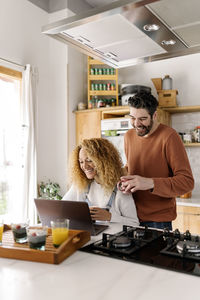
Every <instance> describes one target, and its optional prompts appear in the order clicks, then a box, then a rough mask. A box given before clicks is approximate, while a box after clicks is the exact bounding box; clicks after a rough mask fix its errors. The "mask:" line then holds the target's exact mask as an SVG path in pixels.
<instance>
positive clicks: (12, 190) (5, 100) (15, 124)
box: [0, 66, 23, 215]
mask: <svg viewBox="0 0 200 300" xmlns="http://www.w3.org/2000/svg"><path fill="white" fill-rule="evenodd" d="M21 86H22V73H21V72H19V71H15V70H11V69H8V68H5V67H2V66H0V214H1V215H2V214H3V215H7V214H8V213H9V214H10V213H12V211H13V210H14V206H13V201H18V199H20V197H21V195H22V169H23V131H22V129H23V128H22V126H21V109H20V104H21V94H22V93H21Z"/></svg>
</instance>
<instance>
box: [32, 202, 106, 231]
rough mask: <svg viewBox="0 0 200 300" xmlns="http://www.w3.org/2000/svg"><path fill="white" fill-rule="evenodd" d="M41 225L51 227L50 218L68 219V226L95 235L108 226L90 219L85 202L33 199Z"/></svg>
mask: <svg viewBox="0 0 200 300" xmlns="http://www.w3.org/2000/svg"><path fill="white" fill-rule="evenodd" d="M34 201H35V205H36V209H37V212H38V215H39V218H40V221H41V223H42V225H46V226H48V227H51V225H50V222H51V220H56V219H63V218H65V219H69V220H70V222H69V228H70V229H78V230H87V231H89V232H90V234H91V235H97V234H99V233H101V232H102V231H104V230H105V229H107V228H108V226H107V225H100V224H96V223H95V222H94V221H92V218H91V215H90V210H89V206H88V203H87V202H83V201H68V200H67V201H66V200H48V199H34Z"/></svg>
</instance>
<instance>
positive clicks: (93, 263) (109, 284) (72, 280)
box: [0, 224, 200, 300]
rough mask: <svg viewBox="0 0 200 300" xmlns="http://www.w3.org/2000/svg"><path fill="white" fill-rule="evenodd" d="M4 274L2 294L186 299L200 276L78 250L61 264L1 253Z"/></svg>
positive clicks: (15, 298)
mask: <svg viewBox="0 0 200 300" xmlns="http://www.w3.org/2000/svg"><path fill="white" fill-rule="evenodd" d="M115 225H116V226H115V227H114V228H113V229H112V232H117V231H119V230H120V229H121V226H120V227H119V226H118V225H117V224H115ZM109 232H110V231H109ZM100 238H101V235H99V236H98V237H95V238H94V237H93V238H92V241H94V240H98V239H100ZM0 279H1V280H0V295H1V299H2V300H25V299H26V300H27V299H28V300H35V299H37V300H45V299H48V300H55V299H58V298H59V297H62V298H63V299H69V300H79V299H81V300H112V299H113V300H118V299H120V300H121V299H126V300H131V299H137V300H151V299H152V300H161V299H162V300H169V299H172V300H173V299H176V298H177V297H179V298H180V299H181V300H186V299H194V298H195V297H198V294H199V280H200V277H197V276H192V275H187V274H183V273H178V272H173V271H167V270H164V269H159V268H155V267H150V266H146V265H142V264H137V263H131V262H126V261H121V260H118V259H113V258H108V257H103V256H99V255H94V254H89V253H85V252H81V251H76V252H75V253H74V254H73V255H72V256H70V257H68V258H67V259H66V260H65V261H63V262H62V263H61V264H59V265H51V264H44V263H36V262H28V261H20V260H14V259H5V258H0Z"/></svg>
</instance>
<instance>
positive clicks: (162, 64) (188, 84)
mask: <svg viewBox="0 0 200 300" xmlns="http://www.w3.org/2000/svg"><path fill="white" fill-rule="evenodd" d="M166 74H167V75H170V77H172V79H173V89H176V90H178V93H179V94H178V97H177V103H178V105H180V106H181V105H182V106H184V105H199V104H200V99H199V95H200V84H199V82H200V80H199V78H200V53H198V54H193V55H188V56H181V57H177V58H171V59H166V60H163V61H156V62H150V63H146V64H140V65H137V66H132V67H128V68H123V69H120V70H119V83H120V84H121V83H131V84H140V85H145V86H149V87H151V88H152V93H153V94H154V96H157V93H156V90H155V88H154V85H153V83H152V81H151V78H160V77H161V78H163V77H164V76H165V75H166Z"/></svg>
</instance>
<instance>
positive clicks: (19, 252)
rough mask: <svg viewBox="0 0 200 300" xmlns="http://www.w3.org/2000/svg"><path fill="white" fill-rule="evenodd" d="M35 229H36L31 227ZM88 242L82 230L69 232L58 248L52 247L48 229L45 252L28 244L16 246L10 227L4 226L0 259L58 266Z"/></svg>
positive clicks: (86, 232) (86, 235)
mask: <svg viewBox="0 0 200 300" xmlns="http://www.w3.org/2000/svg"><path fill="white" fill-rule="evenodd" d="M33 228H37V227H35V226H34V227H33ZM89 240H90V233H89V232H88V231H84V230H69V237H68V239H67V240H66V241H65V242H64V243H62V244H61V245H60V246H59V247H58V248H55V247H54V246H53V242H52V234H51V228H49V229H48V236H47V239H46V246H45V251H42V250H35V249H30V248H29V246H28V243H24V244H17V243H15V241H14V239H13V234H12V230H11V227H10V226H8V225H4V232H3V240H2V245H1V246H0V257H5V258H13V259H21V260H29V261H36V262H43V263H49V264H59V263H61V262H62V261H63V260H65V259H66V258H67V257H68V256H70V255H71V254H72V253H74V252H75V251H76V250H77V249H79V248H81V247H82V246H83V245H85V244H86V243H87V242H88V241H89Z"/></svg>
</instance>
